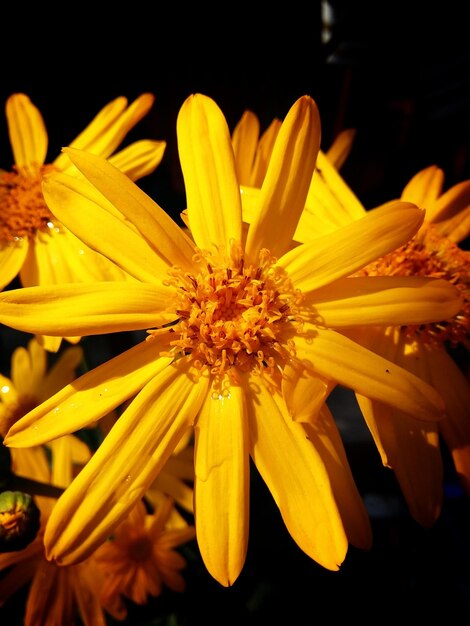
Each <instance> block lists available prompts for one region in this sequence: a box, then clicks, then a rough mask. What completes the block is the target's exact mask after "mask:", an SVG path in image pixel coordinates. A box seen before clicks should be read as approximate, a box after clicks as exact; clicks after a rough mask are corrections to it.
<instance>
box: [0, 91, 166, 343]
mask: <svg viewBox="0 0 470 626" xmlns="http://www.w3.org/2000/svg"><path fill="white" fill-rule="evenodd" d="M153 101H154V97H153V96H152V95H151V94H149V93H145V94H143V95H141V96H140V97H138V98H137V99H136V100H135V101H134V102H133V103H132V104H130V105H129V106H128V103H127V99H126V98H124V97H119V98H116V99H115V100H113V101H112V102H110V103H109V104H107V105H106V106H105V107H104V108H103V109H102V110H101V111H100V112H99V113H98V115H96V117H95V118H94V119H93V120H92V122H91V123H90V124H89V125H88V126H87V127H86V128H85V129H84V130H83V131H82V132H81V133H80V135H79V136H78V137H77V138H76V139H75V140H74V141H72V143H71V144H70V145H71V146H74V147H76V148H80V149H83V150H87V151H89V152H91V153H93V154H99V155H101V156H103V157H106V158H108V157H109V160H110V162H111V163H113V164H114V165H115V166H116V167H118V168H119V169H120V170H121V171H122V172H124V173H125V174H127V176H129V177H130V178H131V179H132V180H137V179H139V178H142V177H143V176H146V175H148V174H150V173H151V172H152V171H153V170H154V169H155V168H156V167H157V166H158V164H159V163H160V161H161V159H162V157H163V153H164V150H165V145H166V144H165V142H163V141H153V140H141V141H136V142H134V143H132V144H130V145H129V146H127V147H126V148H124V149H123V150H121V151H119V152H115V151H116V149H117V148H118V146H119V145H120V144H121V143H122V141H123V140H124V138H125V136H126V135H127V133H128V132H129V131H130V130H131V129H132V128H133V127H134V126H135V125H136V124H137V123H138V122H139V121H140V120H141V119H142V117H143V116H144V115H145V114H146V113H147V112H148V111H149V109H150V108H151V106H152V104H153ZM6 116H7V122H8V131H9V136H10V142H11V147H12V150H13V157H14V165H13V168H12V170H11V171H6V170H1V171H0V288H1V289H3V288H4V287H6V286H7V285H8V284H9V283H11V281H12V280H13V279H14V278H15V277H16V276H19V279H20V281H21V284H22V285H23V286H28V287H29V286H33V285H49V284H56V283H57V284H59V283H62V282H70V281H72V280H74V281H96V280H113V279H115V278H118V279H120V280H122V279H123V274H122V272H121V271H120V270H118V268H116V267H115V266H113V264H112V263H110V262H109V261H108V260H107V259H105V258H103V257H102V256H101V255H98V254H97V253H96V252H94V251H93V250H91V249H90V248H89V247H88V246H86V245H85V244H84V243H83V242H81V241H79V240H78V239H77V238H76V237H75V236H74V235H73V234H72V233H71V232H70V231H69V230H68V229H67V228H65V227H64V225H63V224H61V223H60V221H59V220H57V218H56V217H55V216H54V215H53V214H52V212H51V210H50V208H49V207H48V206H47V204H46V202H45V200H44V196H43V193H42V189H41V182H42V178H43V176H44V174H47V173H48V172H53V171H58V172H67V173H73V170H74V168H73V166H72V165H71V163H70V161H69V160H68V159H67V157H66V156H65V155H64V154H60V155H59V156H58V157H57V158H55V159H54V160H53V161H52V162H50V163H46V156H47V150H48V136H47V131H46V127H45V124H44V120H43V118H42V116H41V113H40V112H39V110H38V109H37V108H36V107H35V106H34V104H33V103H32V102H31V100H30V99H29V98H28V96H26V95H25V94H22V93H15V94H13V95H11V96H10V97H9V98H8V100H7V103H6ZM77 210H78V211H79V210H80V207H79V206H77ZM67 339H69V341H71V342H74V343H75V342H76V341H78V339H79V338H78V337H68V338H67ZM41 341H42V342H43V343H44V346H45V347H46V348H47V349H48V350H50V351H57V350H58V348H59V346H60V342H61V339H60V338H58V337H42V338H41Z"/></svg>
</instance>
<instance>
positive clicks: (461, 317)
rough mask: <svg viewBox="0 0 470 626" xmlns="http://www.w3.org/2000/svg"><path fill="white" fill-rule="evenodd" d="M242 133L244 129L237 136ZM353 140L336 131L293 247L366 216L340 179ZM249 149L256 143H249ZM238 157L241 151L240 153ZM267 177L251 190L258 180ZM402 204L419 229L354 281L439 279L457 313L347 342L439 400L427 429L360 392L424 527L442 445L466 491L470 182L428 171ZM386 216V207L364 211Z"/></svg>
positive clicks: (248, 205) (368, 331)
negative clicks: (436, 418)
mask: <svg viewBox="0 0 470 626" xmlns="http://www.w3.org/2000/svg"><path fill="white" fill-rule="evenodd" d="M242 119H243V118H242ZM246 125H247V121H246V120H245V121H244V126H246ZM251 125H252V124H251ZM250 127H251V126H250ZM251 132H253V130H252V131H251ZM238 133H240V130H238ZM248 134H249V132H248V131H247V130H246V129H245V130H244V132H243V137H246V136H247V135H248ZM352 137H353V133H351V132H346V133H342V134H341V135H340V136H339V138H338V141H337V142H335V145H334V146H333V147H332V149H331V150H332V152H331V153H330V152H328V153H327V154H324V153H322V152H321V151H320V153H319V155H318V159H317V169H316V171H315V173H314V175H313V177H312V181H311V185H310V189H309V192H308V195H307V200H306V206H305V209H304V212H303V214H302V216H301V218H300V220H299V224H298V228H297V230H296V233H295V235H294V240H293V242H292V245H293V246H297V245H299V243H301V242H303V243H306V242H310V241H315V240H316V239H317V238H318V237H323V236H327V235H328V234H329V233H334V232H335V231H337V229H339V228H342V227H344V226H345V225H347V224H350V223H351V222H353V221H356V220H359V219H361V218H363V217H364V215H366V209H365V208H364V207H363V205H362V204H361V202H360V201H359V199H358V198H357V197H356V195H355V194H354V192H353V191H352V190H351V189H350V188H349V186H348V185H347V184H346V182H345V181H344V180H343V178H342V177H341V176H340V175H339V173H338V171H337V167H338V166H339V165H341V163H342V161H343V159H344V156H345V155H346V154H347V152H348V151H349V148H350V146H351V141H352ZM259 143H260V145H261V141H260V142H259ZM247 144H248V145H252V141H251V142H247ZM238 150H239V152H240V153H243V148H242V147H240V146H239V148H238ZM245 150H246V148H245ZM269 158H270V153H268V154H265V156H264V159H263V161H264V162H265V163H268V162H269ZM334 165H336V167H334ZM265 173H266V170H264V172H262V174H261V177H260V178H259V179H258V180H257V183H256V184H259V180H261V182H262V180H263V176H264V174H265ZM250 182H253V181H252V180H251V181H248V183H250ZM255 187H256V185H255V186H254V187H248V188H246V189H244V192H245V193H244V194H243V196H242V197H243V199H244V217H245V220H246V221H247V222H250V221H252V220H253V219H254V216H255V215H256V211H257V207H256V202H257V197H258V196H259V194H260V191H259V189H256V188H255ZM401 200H403V201H409V202H413V203H415V204H416V205H418V206H420V207H422V208H423V209H426V215H425V221H424V223H423V225H422V226H421V228H420V229H419V231H418V232H417V234H416V235H415V236H414V237H413V238H412V239H411V240H410V241H409V242H407V243H406V244H404V245H403V246H401V247H399V248H398V249H397V250H395V251H392V252H390V253H388V254H387V255H384V256H383V257H381V258H380V259H378V260H376V261H375V262H372V263H370V264H368V265H367V266H366V267H365V268H363V269H362V270H360V271H359V272H357V273H356V276H369V277H372V276H374V277H378V276H395V277H398V276H402V277H411V276H420V277H424V276H432V277H436V278H443V279H446V280H448V281H449V282H451V283H452V284H454V285H455V287H456V289H457V290H458V291H459V292H460V294H461V296H462V305H461V307H460V309H459V311H457V312H456V313H455V315H453V316H449V317H448V318H445V317H442V318H440V319H437V318H436V319H434V321H433V322H431V323H429V324H407V325H400V326H394V327H392V326H386V327H375V328H374V327H367V328H363V329H361V330H360V331H355V332H354V333H349V334H350V336H351V337H353V338H354V339H355V340H356V341H359V342H360V343H361V344H362V345H364V346H366V347H369V348H371V349H373V350H374V351H376V352H378V353H379V354H381V355H382V356H384V357H386V358H387V359H390V360H392V361H394V362H395V363H397V364H399V365H401V366H402V367H405V368H407V369H408V370H409V371H410V372H413V373H415V374H416V375H418V376H420V377H422V378H423V379H424V380H425V381H426V382H428V383H429V384H430V385H432V386H433V387H434V388H435V389H436V390H438V391H439V393H440V394H441V396H442V397H443V399H444V402H445V407H446V416H445V419H443V420H441V421H440V422H439V423H438V424H431V423H426V424H425V423H424V422H423V421H417V420H414V419H413V418H412V417H410V416H409V415H408V416H406V415H405V414H404V413H403V411H400V410H399V409H398V408H392V407H390V406H388V407H386V406H385V405H384V404H383V403H380V402H377V401H376V400H373V399H371V398H370V397H369V396H368V394H356V395H357V399H358V402H359V405H360V407H361V409H362V412H363V415H364V418H365V420H366V422H367V424H368V427H369V429H370V431H371V433H372V435H373V438H374V440H375V443H376V445H377V447H378V450H379V452H380V455H381V458H382V461H383V464H384V465H385V466H387V467H391V468H392V469H393V470H394V472H395V474H396V476H397V479H398V481H399V484H400V486H401V489H402V491H403V494H404V497H405V499H406V501H407V503H408V506H409V509H410V512H411V514H412V516H413V517H414V518H415V519H416V520H417V521H418V522H419V523H420V524H422V525H423V526H431V525H432V524H433V523H434V522H435V520H436V518H437V517H438V516H439V514H440V510H441V506H442V498H443V464H442V456H441V449H440V446H441V438H442V439H443V440H444V442H445V444H446V445H447V447H448V448H449V450H450V452H451V454H452V457H453V461H454V465H455V468H456V470H457V474H458V475H459V477H460V480H461V482H462V485H463V487H464V489H465V491H466V492H467V493H470V386H469V384H468V379H466V377H465V372H464V371H462V368H461V367H460V366H459V365H457V364H456V362H455V360H454V359H453V358H452V354H455V349H456V348H458V346H460V347H461V349H463V350H464V351H465V352H466V353H468V347H469V330H470V287H469V284H470V263H469V261H470V259H469V253H468V252H467V251H464V250H462V249H460V248H459V246H458V244H459V242H461V241H463V240H464V239H465V238H467V237H468V235H469V234H470V181H463V182H461V183H459V184H456V185H454V186H453V187H451V188H449V189H447V190H445V191H444V173H443V171H442V170H441V169H440V168H438V167H437V166H430V167H427V168H425V169H423V170H421V171H420V172H418V173H417V174H416V175H415V176H413V177H412V179H411V180H410V181H409V182H408V184H407V185H406V186H405V188H404V190H403V192H402V194H401ZM384 208H385V209H386V208H387V206H386V205H385V206H384V207H377V208H376V209H373V210H372V211H370V213H374V212H376V211H381V210H384ZM397 219H398V216H397Z"/></svg>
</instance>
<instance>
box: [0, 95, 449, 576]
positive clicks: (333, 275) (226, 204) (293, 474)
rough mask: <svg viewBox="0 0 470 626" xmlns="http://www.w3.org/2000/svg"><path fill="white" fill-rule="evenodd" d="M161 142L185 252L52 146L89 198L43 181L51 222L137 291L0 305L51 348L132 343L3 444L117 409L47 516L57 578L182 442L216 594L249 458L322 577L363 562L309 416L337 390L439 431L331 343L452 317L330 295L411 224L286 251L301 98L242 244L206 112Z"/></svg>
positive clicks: (298, 196)
mask: <svg viewBox="0 0 470 626" xmlns="http://www.w3.org/2000/svg"><path fill="white" fill-rule="evenodd" d="M177 135H178V148H179V153H180V160H181V166H182V171H183V175H184V179H185V187H186V199H187V207H188V209H187V213H188V220H189V224H190V229H191V233H192V236H193V237H194V242H195V243H193V241H192V240H191V239H190V238H189V237H188V236H187V235H186V234H185V233H184V231H183V230H181V229H180V228H179V227H178V226H177V225H176V223H175V222H173V220H172V219H171V218H170V217H169V216H168V215H167V214H166V213H165V212H164V211H163V210H162V209H161V208H160V207H159V206H158V205H157V204H156V203H155V202H154V201H153V200H151V199H150V198H149V197H148V196H147V195H146V194H145V193H144V192H143V191H142V190H140V189H139V188H138V187H137V186H136V185H135V184H134V183H132V182H131V181H130V180H129V179H128V178H127V177H126V176H124V175H123V174H122V173H121V172H119V170H117V169H116V168H115V167H113V165H112V164H110V163H108V162H106V160H105V159H102V158H100V157H97V156H94V155H90V154H87V153H86V152H82V151H80V150H72V149H68V150H67V153H68V154H69V156H70V158H71V159H72V161H73V162H74V164H75V165H76V166H77V167H78V169H79V170H80V171H81V172H82V174H84V176H85V177H86V178H87V179H88V180H89V181H90V183H91V184H89V183H87V182H86V181H84V180H83V179H78V178H72V177H68V176H67V175H65V174H54V175H51V176H50V177H48V178H47V181H45V183H44V192H45V195H46V198H47V201H48V203H49V204H50V206H51V207H52V210H53V211H54V212H55V213H56V214H57V215H58V216H59V218H60V219H61V221H62V222H63V223H64V224H65V225H66V226H67V227H68V228H70V229H71V230H72V231H74V232H76V234H77V236H79V237H80V238H82V237H83V239H84V240H85V241H86V243H88V244H89V245H90V246H91V247H93V248H96V249H97V250H99V251H100V252H101V253H103V254H105V255H106V256H108V257H109V258H110V259H111V260H113V261H115V262H116V263H117V264H118V265H119V266H120V267H122V268H123V269H124V270H125V271H127V272H128V273H129V274H131V275H132V276H133V277H134V278H135V279H136V280H135V281H134V282H131V281H128V282H119V281H116V282H107V283H106V282H101V283H89V284H65V285H61V286H60V289H59V288H58V287H56V286H49V287H31V288H24V289H20V290H11V291H8V292H3V293H1V294H0V322H2V323H4V324H6V325H9V326H12V327H14V328H17V329H19V330H23V331H25V332H38V333H46V334H52V335H55V334H57V335H59V336H61V335H67V334H69V333H71V332H72V333H77V334H80V335H91V334H101V333H111V332H114V331H126V330H131V329H133V330H142V329H149V330H148V340H147V341H144V342H142V343H141V344H138V345H136V346H134V347H132V348H131V349H129V350H128V351H126V352H125V353H123V354H122V355H118V356H117V357H115V358H114V359H112V360H110V361H109V362H107V363H103V364H102V365H100V366H99V367H97V368H95V369H94V370H91V371H90V372H87V373H86V374H85V375H83V376H81V377H80V378H79V379H78V380H76V381H74V382H73V384H71V385H68V386H66V387H65V388H64V389H63V390H61V391H60V392H58V393H57V394H56V395H55V396H53V397H52V398H50V399H49V400H46V401H45V402H44V403H43V404H42V405H41V406H40V407H37V408H35V409H33V410H32V411H31V412H30V413H29V414H28V415H26V416H25V417H24V418H22V419H21V420H20V421H19V422H17V423H16V424H15V425H13V426H12V428H11V429H10V431H9V433H8V434H7V437H6V438H5V443H6V444H7V445H8V446H21V447H24V446H32V445H37V444H39V443H43V442H45V441H48V440H51V439H55V438H57V437H60V436H61V435H63V434H65V433H67V432H73V431H76V430H79V429H80V428H82V427H84V426H86V425H87V424H90V423H93V422H94V421H95V420H97V419H99V418H100V417H102V416H103V415H105V414H106V413H107V412H108V411H109V410H111V409H112V408H114V407H116V406H118V405H119V404H121V403H122V402H124V401H125V400H126V399H127V398H130V397H133V396H134V395H135V399H133V401H132V402H131V403H130V404H129V406H128V407H127V409H126V410H125V411H124V412H123V413H122V415H121V416H120V417H119V419H118V421H117V422H116V424H115V425H114V426H113V428H112V429H111V431H110V432H109V434H108V435H107V437H106V438H105V440H104V442H103V443H102V445H101V446H100V448H99V449H98V450H97V452H96V453H95V454H94V456H93V458H92V459H91V460H90V462H89V463H87V465H86V466H85V468H84V469H83V470H82V471H81V472H80V474H79V475H78V476H77V478H76V479H75V480H74V481H73V482H72V484H71V485H70V487H69V488H68V489H67V490H66V491H65V493H64V494H63V495H62V496H61V498H59V500H58V503H57V505H56V507H55V509H54V512H53V513H52V516H51V518H50V520H49V524H48V527H47V530H46V534H45V545H46V550H47V554H48V558H50V559H56V560H57V561H58V562H59V563H63V564H71V563H74V562H78V561H80V560H81V559H84V558H86V557H87V556H88V555H89V554H91V553H92V552H93V550H94V549H95V548H96V547H97V546H98V545H100V543H102V542H103V540H104V539H105V537H106V536H107V535H108V534H109V533H110V531H111V530H112V529H113V528H115V527H116V526H117V525H118V524H119V523H120V522H121V521H122V520H123V519H124V518H125V517H126V515H127V514H128V513H129V511H130V510H131V509H132V507H133V506H134V504H135V503H136V502H137V501H138V500H139V499H140V498H141V497H142V496H143V494H144V493H145V491H146V489H147V488H148V486H149V485H150V484H151V483H152V482H153V481H154V479H155V478H156V476H157V475H158V474H159V472H160V470H161V468H162V467H163V466H164V464H165V462H166V460H167V459H168V458H169V456H170V455H171V453H172V451H173V450H174V449H175V447H176V446H177V445H178V442H179V441H180V440H181V439H182V438H183V437H184V436H185V435H186V433H187V430H188V429H189V428H193V429H194V434H195V450H194V456H195V461H194V462H195V487H194V490H195V525H196V532H197V541H198V545H199V548H200V551H201V555H202V558H203V560H204V563H205V565H206V567H207V568H208V570H209V572H210V573H211V574H212V575H213V576H214V578H216V579H217V580H218V581H219V582H220V583H222V584H223V585H230V584H233V582H234V581H235V580H236V578H237V577H238V575H239V573H240V571H241V569H242V567H243V564H244V562H245V557H246V549H247V543H248V519H249V515H248V510H249V469H250V465H249V458H250V456H251V458H252V459H253V462H254V464H255V465H256V467H257V469H258V470H259V472H260V474H261V476H262V478H263V479H264V481H265V482H266V483H267V485H268V487H269V489H270V491H271V493H272V495H273V498H274V500H275V502H276V503H277V505H278V507H279V509H280V512H281V515H282V517H283V520H284V522H285V525H286V527H287V529H288V531H289V533H290V534H291V536H292V537H293V539H294V540H295V541H296V542H297V544H298V546H299V547H300V548H301V549H302V550H303V551H304V552H305V553H306V554H307V555H309V556H310V557H311V558H313V559H315V560H316V561H317V562H318V563H320V564H321V565H323V566H324V567H326V568H328V569H331V570H337V569H338V568H339V565H340V564H341V563H342V562H343V560H344V558H345V555H346V552H347V547H348V541H349V542H351V543H352V544H353V545H357V546H359V547H369V546H370V541H371V536H370V526H369V519H368V517H367V513H366V510H365V507H364V504H363V502H362V499H361V498H360V496H359V494H358V492H357V489H356V486H355V484H354V481H353V480H352V476H351V471H350V468H349V466H348V464H347V460H346V455H345V452H344V449H343V447H342V444H341V440H340V437H339V434H338V431H337V429H336V426H335V424H334V421H333V419H332V417H331V415H330V413H329V412H328V409H327V407H326V405H325V404H324V401H325V399H326V397H327V395H328V392H329V390H330V389H331V388H332V387H333V386H334V384H342V385H345V386H346V387H350V388H352V389H354V390H356V392H358V393H361V394H367V393H369V394H371V395H372V396H373V397H374V399H375V400H378V401H382V402H385V403H388V404H390V405H392V406H395V407H399V408H400V409H403V410H405V411H407V412H408V413H410V414H412V415H414V416H415V417H416V418H417V419H423V420H436V419H439V418H440V417H441V412H442V405H441V399H440V397H439V395H438V394H437V393H436V392H435V390H433V389H432V388H431V387H429V386H428V385H426V384H425V383H423V381H421V379H419V378H418V377H416V376H414V375H412V374H410V373H409V372H407V371H406V370H405V369H403V368H400V367H398V366H395V365H393V364H392V363H390V362H389V361H387V360H385V359H383V358H382V357H380V356H378V355H376V354H374V353H373V352H371V351H370V350H367V349H365V348H363V347H362V346H360V345H359V344H358V343H356V342H354V341H352V340H350V339H349V338H347V337H346V336H345V335H344V334H341V333H340V332H338V331H337V330H336V327H338V328H342V327H346V328H351V327H355V326H357V325H363V324H401V323H409V322H413V323H422V322H423V323H425V322H427V321H431V320H432V319H435V316H436V315H437V316H441V317H442V316H444V317H448V316H451V315H453V314H454V313H455V312H456V311H457V310H458V309H459V308H460V304H461V303H460V297H459V296H458V294H457V292H456V290H455V289H454V288H453V287H452V286H451V285H449V284H448V283H447V282H446V281H440V280H434V279H425V278H423V279H414V280H410V279H407V278H401V277H400V278H396V279H395V278H388V277H387V278H363V277H361V278H345V277H347V276H349V275H350V274H352V273H353V272H355V271H358V270H359V269H360V268H362V267H363V266H364V265H366V264H368V263H370V262H371V261H373V260H375V259H377V258H379V257H381V256H383V255H384V254H386V253H388V252H390V251H391V250H394V249H395V248H397V247H398V246H399V245H402V244H403V243H405V242H406V241H408V239H410V237H411V236H413V235H414V233H415V232H416V231H417V229H418V228H419V226H420V225H421V223H422V220H423V211H421V210H420V209H418V208H416V207H415V206H414V205H412V204H409V203H403V202H397V203H395V204H394V205H393V206H392V207H391V208H392V209H393V210H391V209H390V210H384V211H380V212H376V213H375V214H372V215H366V216H365V217H364V218H363V219H362V220H358V221H357V222H354V223H352V224H350V225H348V226H346V227H345V228H343V229H339V230H338V231H337V232H336V233H333V234H331V235H329V236H328V237H327V238H318V239H317V240H316V241H315V242H314V243H313V244H310V245H309V244H307V245H302V246H297V247H295V248H294V249H292V250H289V248H290V247H291V241H292V237H293V235H294V231H295V230H296V227H297V222H298V219H299V216H300V215H301V213H302V210H303V208H304V205H305V201H306V196H307V191H308V188H309V185H310V181H311V178H312V173H313V170H314V167H315V160H316V155H317V152H318V147H319V143H320V121H319V115H318V110H317V107H316V105H315V103H314V101H313V100H312V99H311V98H310V97H309V96H303V97H301V98H299V99H298V100H297V101H296V102H295V103H294V104H293V106H292V107H291V109H290V111H289V112H288V114H287V116H286V118H285V120H284V122H283V124H282V127H281V129H280V131H279V133H278V137H277V140H276V145H275V149H274V150H273V154H272V157H271V160H270V164H269V168H268V171H267V174H266V176H265V179H264V183H263V187H262V191H261V196H260V202H259V211H258V216H257V219H256V221H255V222H254V223H253V224H252V225H251V226H250V228H249V230H248V234H247V238H246V241H245V239H244V238H243V237H242V211H241V199H240V187H239V182H238V180H237V177H236V173H235V162H234V156H233V150H232V145H231V138H230V133H229V130H228V127H227V123H226V120H225V118H224V116H223V114H222V112H221V111H220V109H219V108H218V106H217V105H216V103H215V102H214V101H213V100H211V99H210V98H208V97H206V96H203V95H201V94H196V95H192V96H190V97H189V98H188V99H187V100H186V101H185V102H184V103H183V106H182V108H181V110H180V112H179V115H178V121H177ZM77 198H79V199H80V202H81V203H82V210H81V211H80V212H77V211H74V210H73V206H75V202H76V200H77ZM113 208H114V210H113ZM116 210H117V211H118V212H119V213H120V214H122V215H124V216H125V217H126V220H125V221H124V220H122V219H118V218H116V216H115V213H116ZM90 225H92V226H93V227H92V228H91V227H90ZM418 285H419V286H418ZM430 311H432V313H430Z"/></svg>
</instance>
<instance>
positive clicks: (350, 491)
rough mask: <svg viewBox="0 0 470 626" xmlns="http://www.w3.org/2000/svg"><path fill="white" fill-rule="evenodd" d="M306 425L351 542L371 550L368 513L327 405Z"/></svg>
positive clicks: (358, 546)
mask: <svg viewBox="0 0 470 626" xmlns="http://www.w3.org/2000/svg"><path fill="white" fill-rule="evenodd" d="M304 428H305V432H306V433H307V436H308V438H309V440H310V441H311V442H312V445H313V446H314V447H315V449H316V450H318V453H319V454H320V456H321V458H322V460H323V462H324V463H325V467H326V469H327V472H328V476H329V478H330V481H331V484H332V488H333V492H334V495H335V499H336V502H337V504H338V509H339V513H340V516H341V519H342V521H343V525H344V529H345V531H346V535H347V537H348V540H349V542H350V543H351V544H352V545H353V546H356V548H361V549H363V550H368V549H369V548H370V547H371V546H372V529H371V525H370V520H369V515H368V513H367V510H366V508H365V505H364V502H363V500H362V498H361V496H360V494H359V491H358V489H357V486H356V483H355V481H354V478H353V475H352V473H351V468H350V467H349V462H348V459H347V457H346V452H345V449H344V446H343V442H342V441H341V436H340V434H339V432H338V429H337V426H336V424H335V421H334V419H333V416H332V415H331V413H330V411H329V409H328V407H327V406H326V405H324V406H323V408H322V409H321V412H320V417H319V419H318V420H316V421H315V423H314V424H311V423H309V424H304Z"/></svg>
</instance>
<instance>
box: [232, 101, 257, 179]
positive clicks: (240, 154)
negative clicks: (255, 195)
mask: <svg viewBox="0 0 470 626" xmlns="http://www.w3.org/2000/svg"><path fill="white" fill-rule="evenodd" d="M259 132H260V123H259V119H258V117H257V115H255V113H253V111H249V110H247V111H244V112H243V115H242V116H241V118H240V120H239V121H238V123H237V124H236V126H235V128H234V129H233V132H232V147H233V154H234V157H235V167H236V170H237V179H238V182H239V184H240V185H251V184H252V180H251V172H252V168H253V164H254V162H255V154H256V148H257V146H258V137H259Z"/></svg>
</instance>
